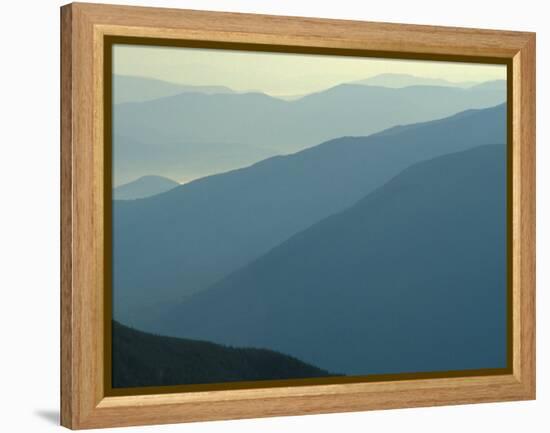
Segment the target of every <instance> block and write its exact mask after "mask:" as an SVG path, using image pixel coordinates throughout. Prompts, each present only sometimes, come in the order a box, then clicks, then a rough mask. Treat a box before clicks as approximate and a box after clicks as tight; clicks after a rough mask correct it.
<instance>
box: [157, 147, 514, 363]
mask: <svg viewBox="0 0 550 433" xmlns="http://www.w3.org/2000/svg"><path fill="white" fill-rule="evenodd" d="M505 215H506V148H505V146H504V145H503V144H500V145H487V146H481V147H477V148H474V149H470V150H466V151H463V152H459V153H454V154H449V155H445V156H441V157H437V158H435V159H432V160H428V161H424V162H420V163H418V164H416V165H414V166H412V167H410V168H408V169H406V170H405V171H403V172H402V173H401V174H399V175H398V176H396V177H395V178H394V179H392V180H391V181H390V182H388V183H386V184H385V185H384V186H382V187H381V188H379V189H377V190H376V191H374V192H372V193H371V194H369V195H367V196H366V197H365V198H364V199H362V200H360V201H359V202H358V203H357V204H355V205H354V206H352V207H351V208H349V209H348V210H346V211H344V212H342V213H339V214H337V215H333V216H331V217H328V218H327V219H325V220H323V221H321V222H319V223H317V224H315V225H314V226H312V227H310V228H309V229H307V230H305V231H303V232H301V233H298V234H296V235H295V236H293V237H292V238H291V239H289V240H288V241H286V242H284V243H283V244H281V245H280V246H278V247H276V248H274V249H273V250H271V251H270V252H269V253H267V254H266V255H264V256H262V257H260V258H259V259H257V260H255V261H254V262H253V263H251V264H249V265H248V266H246V267H244V268H243V269H241V270H239V271H237V272H235V273H233V274H232V275H231V276H229V277H227V278H225V279H224V280H223V281H221V282H220V283H218V284H216V285H215V286H213V287H212V288H211V289H208V290H205V291H203V292H200V293H197V294H195V295H193V296H191V297H190V298H188V299H187V300H186V301H185V302H183V303H181V304H180V305H179V306H177V307H173V308H172V310H171V312H170V311H169V312H165V314H164V316H163V319H162V320H161V321H158V322H157V328H158V329H156V330H157V331H159V332H163V333H164V334H167V335H179V336H186V337H188V338H200V339H207V340H210V341H214V342H218V343H224V344H231V345H241V346H262V347H268V348H270V349H273V350H276V351H280V352H284V353H287V354H290V355H292V356H296V357H298V358H299V359H302V360H304V361H305V362H309V363H313V364H314V365H317V366H319V367H321V368H324V369H327V370H330V371H340V372H343V373H345V374H374V373H397V372H419V371H447V370H457V369H480V368H499V367H505V363H506V332H505V331H506V216H505Z"/></svg>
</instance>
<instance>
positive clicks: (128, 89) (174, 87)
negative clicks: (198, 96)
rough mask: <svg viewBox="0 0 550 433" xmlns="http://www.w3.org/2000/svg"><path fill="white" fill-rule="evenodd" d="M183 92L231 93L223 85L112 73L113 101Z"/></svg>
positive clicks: (146, 99) (127, 100)
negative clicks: (189, 84)
mask: <svg viewBox="0 0 550 433" xmlns="http://www.w3.org/2000/svg"><path fill="white" fill-rule="evenodd" d="M184 92H200V93H206V94H214V93H232V92H233V90H231V89H230V88H229V87H225V86H187V85H184V84H177V83H171V82H168V81H163V80H156V79H153V78H145V77H136V76H131V75H113V102H114V103H115V104H120V103H125V102H143V101H149V100H152V99H158V98H164V97H166V96H173V95H177V94H179V93H184Z"/></svg>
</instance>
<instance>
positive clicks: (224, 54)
mask: <svg viewBox="0 0 550 433" xmlns="http://www.w3.org/2000/svg"><path fill="white" fill-rule="evenodd" d="M113 70H114V73H115V74H120V75H133V76H140V77H147V78H155V79H159V80H164V81H170V82H174V83H180V84H186V85H222V86H227V87H230V88H232V89H233V90H237V91H261V92H264V93H267V94H270V95H300V94H305V93H311V92H316V91H320V90H323V89H326V88H328V87H332V86H334V85H337V84H341V83H344V82H350V81H356V80H362V79H365V78H369V77H372V76H374V75H378V74H382V73H399V74H410V75H416V76H421V77H427V78H439V79H444V80H448V81H452V82H462V81H478V82H482V81H489V80H496V79H506V66H504V65H484V64H473V63H458V62H441V61H437V62H436V61H420V60H388V59H379V58H378V59H377V58H363V57H342V56H326V55H311V54H286V53H265V52H250V51H230V50H219V49H198V48H178V47H153V46H151V47H147V46H139V45H115V46H114V47H113Z"/></svg>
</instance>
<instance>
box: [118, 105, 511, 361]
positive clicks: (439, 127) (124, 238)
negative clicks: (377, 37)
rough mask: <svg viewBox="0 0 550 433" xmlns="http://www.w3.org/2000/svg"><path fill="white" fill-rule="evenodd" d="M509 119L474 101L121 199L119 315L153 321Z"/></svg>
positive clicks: (495, 131) (497, 134) (492, 134)
mask: <svg viewBox="0 0 550 433" xmlns="http://www.w3.org/2000/svg"><path fill="white" fill-rule="evenodd" d="M505 125H506V108H505V106H504V105H500V106H497V107H493V108H489V109H484V110H469V111H466V112H463V113H460V114H458V115H455V116H452V117H450V118H446V119H442V120H436V121H431V122H426V123H421V124H414V125H407V126H402V127H395V128H392V129H389V130H387V131H384V132H382V133H379V134H374V135H371V136H369V137H344V138H339V139H336V140H331V141H328V142H325V143H322V144H320V145H318V146H315V147H312V148H310V149H307V150H304V151H301V152H298V153H296V154H292V155H288V156H279V157H273V158H269V159H267V160H264V161H262V162H259V163H257V164H255V165H253V166H251V167H248V168H245V169H240V170H235V171H232V172H228V173H224V174H220V175H216V176H211V177H207V178H203V179H200V180H197V181H194V182H191V183H188V184H185V185H181V186H178V187H176V188H174V189H172V190H170V191H168V192H166V193H164V194H160V195H157V196H152V197H149V198H145V199H142V200H134V201H115V202H114V204H113V228H114V230H113V260H114V270H113V271H114V272H113V278H114V280H113V281H114V286H115V287H116V290H115V293H114V317H115V319H117V320H120V321H122V322H123V323H126V324H131V325H132V326H136V327H139V328H141V329H144V330H148V329H151V326H154V322H155V320H154V317H155V311H161V312H163V311H165V309H166V307H167V306H168V305H171V304H173V303H174V302H180V301H182V300H184V299H185V297H187V296H188V295H189V294H191V293H194V292H197V291H200V290H204V289H207V288H208V287H210V286H211V285H212V284H214V283H216V282H217V281H220V280H222V279H223V278H225V277H226V276H227V275H229V274H230V273H231V272H233V271H235V270H237V269H239V268H241V267H243V266H246V265H247V264H248V263H250V262H251V261H252V260H254V259H256V258H257V257H260V256H261V255H263V254H265V253H267V252H268V251H269V250H270V249H272V248H274V247H276V246H277V245H279V244H281V243H282V242H284V241H285V240H287V239H288V238H290V237H291V236H293V235H295V234H297V233H298V232H300V231H303V230H305V229H307V228H308V227H310V226H311V225H313V224H315V223H317V222H318V221H320V220H322V219H323V218H326V217H328V216H330V215H332V214H335V213H338V212H341V211H342V210H344V209H346V208H348V207H350V206H352V205H353V204H354V203H356V202H357V201H358V200H360V199H361V198H362V197H364V196H365V195H367V194H369V193H371V192H372V191H374V190H375V189H376V188H379V187H381V186H382V185H383V184H384V183H386V182H387V181H388V180H390V179H391V178H392V177H393V176H395V175H397V174H398V173H399V172H400V171H401V170H404V169H405V168H407V167H409V166H410V165H412V164H414V163H417V162H419V161H422V160H426V159H429V158H434V157H436V156H441V155H444V154H447V153H451V152H457V151H460V150H464V149H468V148H472V147H475V146H479V145H482V144H486V143H505V142H506V126H505ZM156 317H158V316H156ZM334 371H337V370H334Z"/></svg>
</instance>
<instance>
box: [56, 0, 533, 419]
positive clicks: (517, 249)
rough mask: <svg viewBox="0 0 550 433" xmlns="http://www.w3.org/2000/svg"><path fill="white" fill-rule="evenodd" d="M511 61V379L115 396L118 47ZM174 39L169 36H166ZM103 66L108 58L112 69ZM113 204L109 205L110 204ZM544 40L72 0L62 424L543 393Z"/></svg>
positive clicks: (65, 143)
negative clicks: (539, 289) (538, 156)
mask: <svg viewBox="0 0 550 433" xmlns="http://www.w3.org/2000/svg"><path fill="white" fill-rule="evenodd" d="M125 38H126V39H128V38H130V39H132V38H134V39H136V38H137V39H140V40H150V41H152V42H156V43H157V44H160V45H162V44H163V43H164V44H168V45H170V44H173V45H178V44H179V43H180V42H181V41H184V42H182V45H181V46H187V47H189V46H191V47H193V46H197V47H205V46H206V47H208V46H214V47H218V46H220V47H237V48H240V49H248V50H254V51H255V50H258V51H269V52H282V53H285V52H291V53H316V54H339V55H351V56H365V57H376V56H381V57H387V58H399V59H430V60H441V61H466V62H467V61H470V62H472V61H480V62H486V63H491V62H494V63H499V64H504V65H506V66H507V68H508V69H507V71H508V75H507V80H508V83H507V84H508V87H507V89H508V94H507V101H508V104H507V110H508V111H507V113H508V114H507V119H508V126H507V127H508V131H507V134H508V135H507V137H508V152H509V153H508V180H507V182H508V198H509V204H508V206H509V207H508V232H507V233H508V254H509V257H508V260H507V263H508V269H507V272H508V276H507V279H508V306H507V307H508V318H509V319H508V326H509V329H508V342H509V343H508V344H509V352H508V353H509V368H508V369H506V370H505V371H504V370H503V371H493V372H490V371H487V372H485V373H484V372H480V371H477V372H473V373H472V374H465V373H464V372H462V373H461V372H458V373H456V374H446V375H438V374H432V375H430V374H423V375H414V374H410V375H402V376H400V377H399V378H398V380H396V378H394V377H390V376H388V377H384V376H382V375H380V376H378V377H377V378H376V380H354V379H353V378H349V380H340V381H324V382H323V381H318V382H314V381H313V382H309V383H303V384H301V385H300V386H294V385H293V382H291V381H290V382H288V383H286V382H285V383H281V384H279V385H278V386H262V385H261V384H260V385H254V386H241V387H233V388H232V387H231V386H225V387H218V388H216V387H214V388H210V389H209V388H202V389H201V388H197V389H196V390H192V389H189V391H187V392H180V391H179V390H178V389H174V390H173V391H169V390H168V391H169V392H168V391H164V392H158V393H155V392H140V391H139V390H137V389H136V393H135V394H132V393H117V392H113V389H112V388H111V383H110V377H111V376H110V372H109V371H108V369H109V368H110V358H109V356H110V354H111V347H110V344H111V341H110V337H109V335H110V330H111V328H110V323H111V310H110V305H111V303H110V300H109V294H110V292H109V291H107V290H106V287H108V286H109V283H108V281H109V279H110V278H111V275H110V260H111V254H110V252H109V251H110V250H109V248H110V245H109V248H106V247H105V246H106V244H107V243H108V242H107V241H109V240H110V228H109V227H110V220H109V218H110V211H111V210H110V200H111V180H110V178H109V176H110V172H109V170H105V167H106V166H108V165H110V163H111V155H110V154H109V152H108V151H107V150H108V149H110V148H108V147H106V145H105V143H106V142H107V141H108V140H109V139H110V125H109V122H110V119H109V118H110V111H109V110H106V108H105V107H106V106H108V105H109V106H110V102H111V101H110V96H109V95H108V94H107V93H106V92H105V86H106V83H107V82H109V80H110V78H109V76H108V75H107V73H106V71H109V73H110V64H108V63H109V62H110V61H111V57H110V55H107V54H106V53H107V50H109V49H111V45H112V42H113V41H116V40H125ZM163 41H164V42H163ZM106 62H107V63H106ZM107 198H108V199H107ZM535 382H536V381H535V34H534V33H526V32H513V31H496V30H479V29H465V28H450V27H434V26H419V25H405V24H387V23H371V22H359V21H343V20H328V19H315V18H296V17H293V18H291V17H282V16H267V15H251V14H237V13H219V12H203V11H194V10H177V9H161V8H144V7H128V6H114V5H99V4H85V3H72V4H69V5H66V6H63V7H62V8H61V424H62V425H63V426H65V427H68V428H71V429H83V428H103V427H116V426H132V425H148V424H164V423H178V422H191V421H206V420H222V419H238V418H251V417H269V416H282V415H301V414H314V413H331V412H347V411H364V410H374V409H391V408H403V407H421V406H438V405H451V404H468V403H482V402H498V401H514V400H530V399H534V398H535V388H536V384H535Z"/></svg>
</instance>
